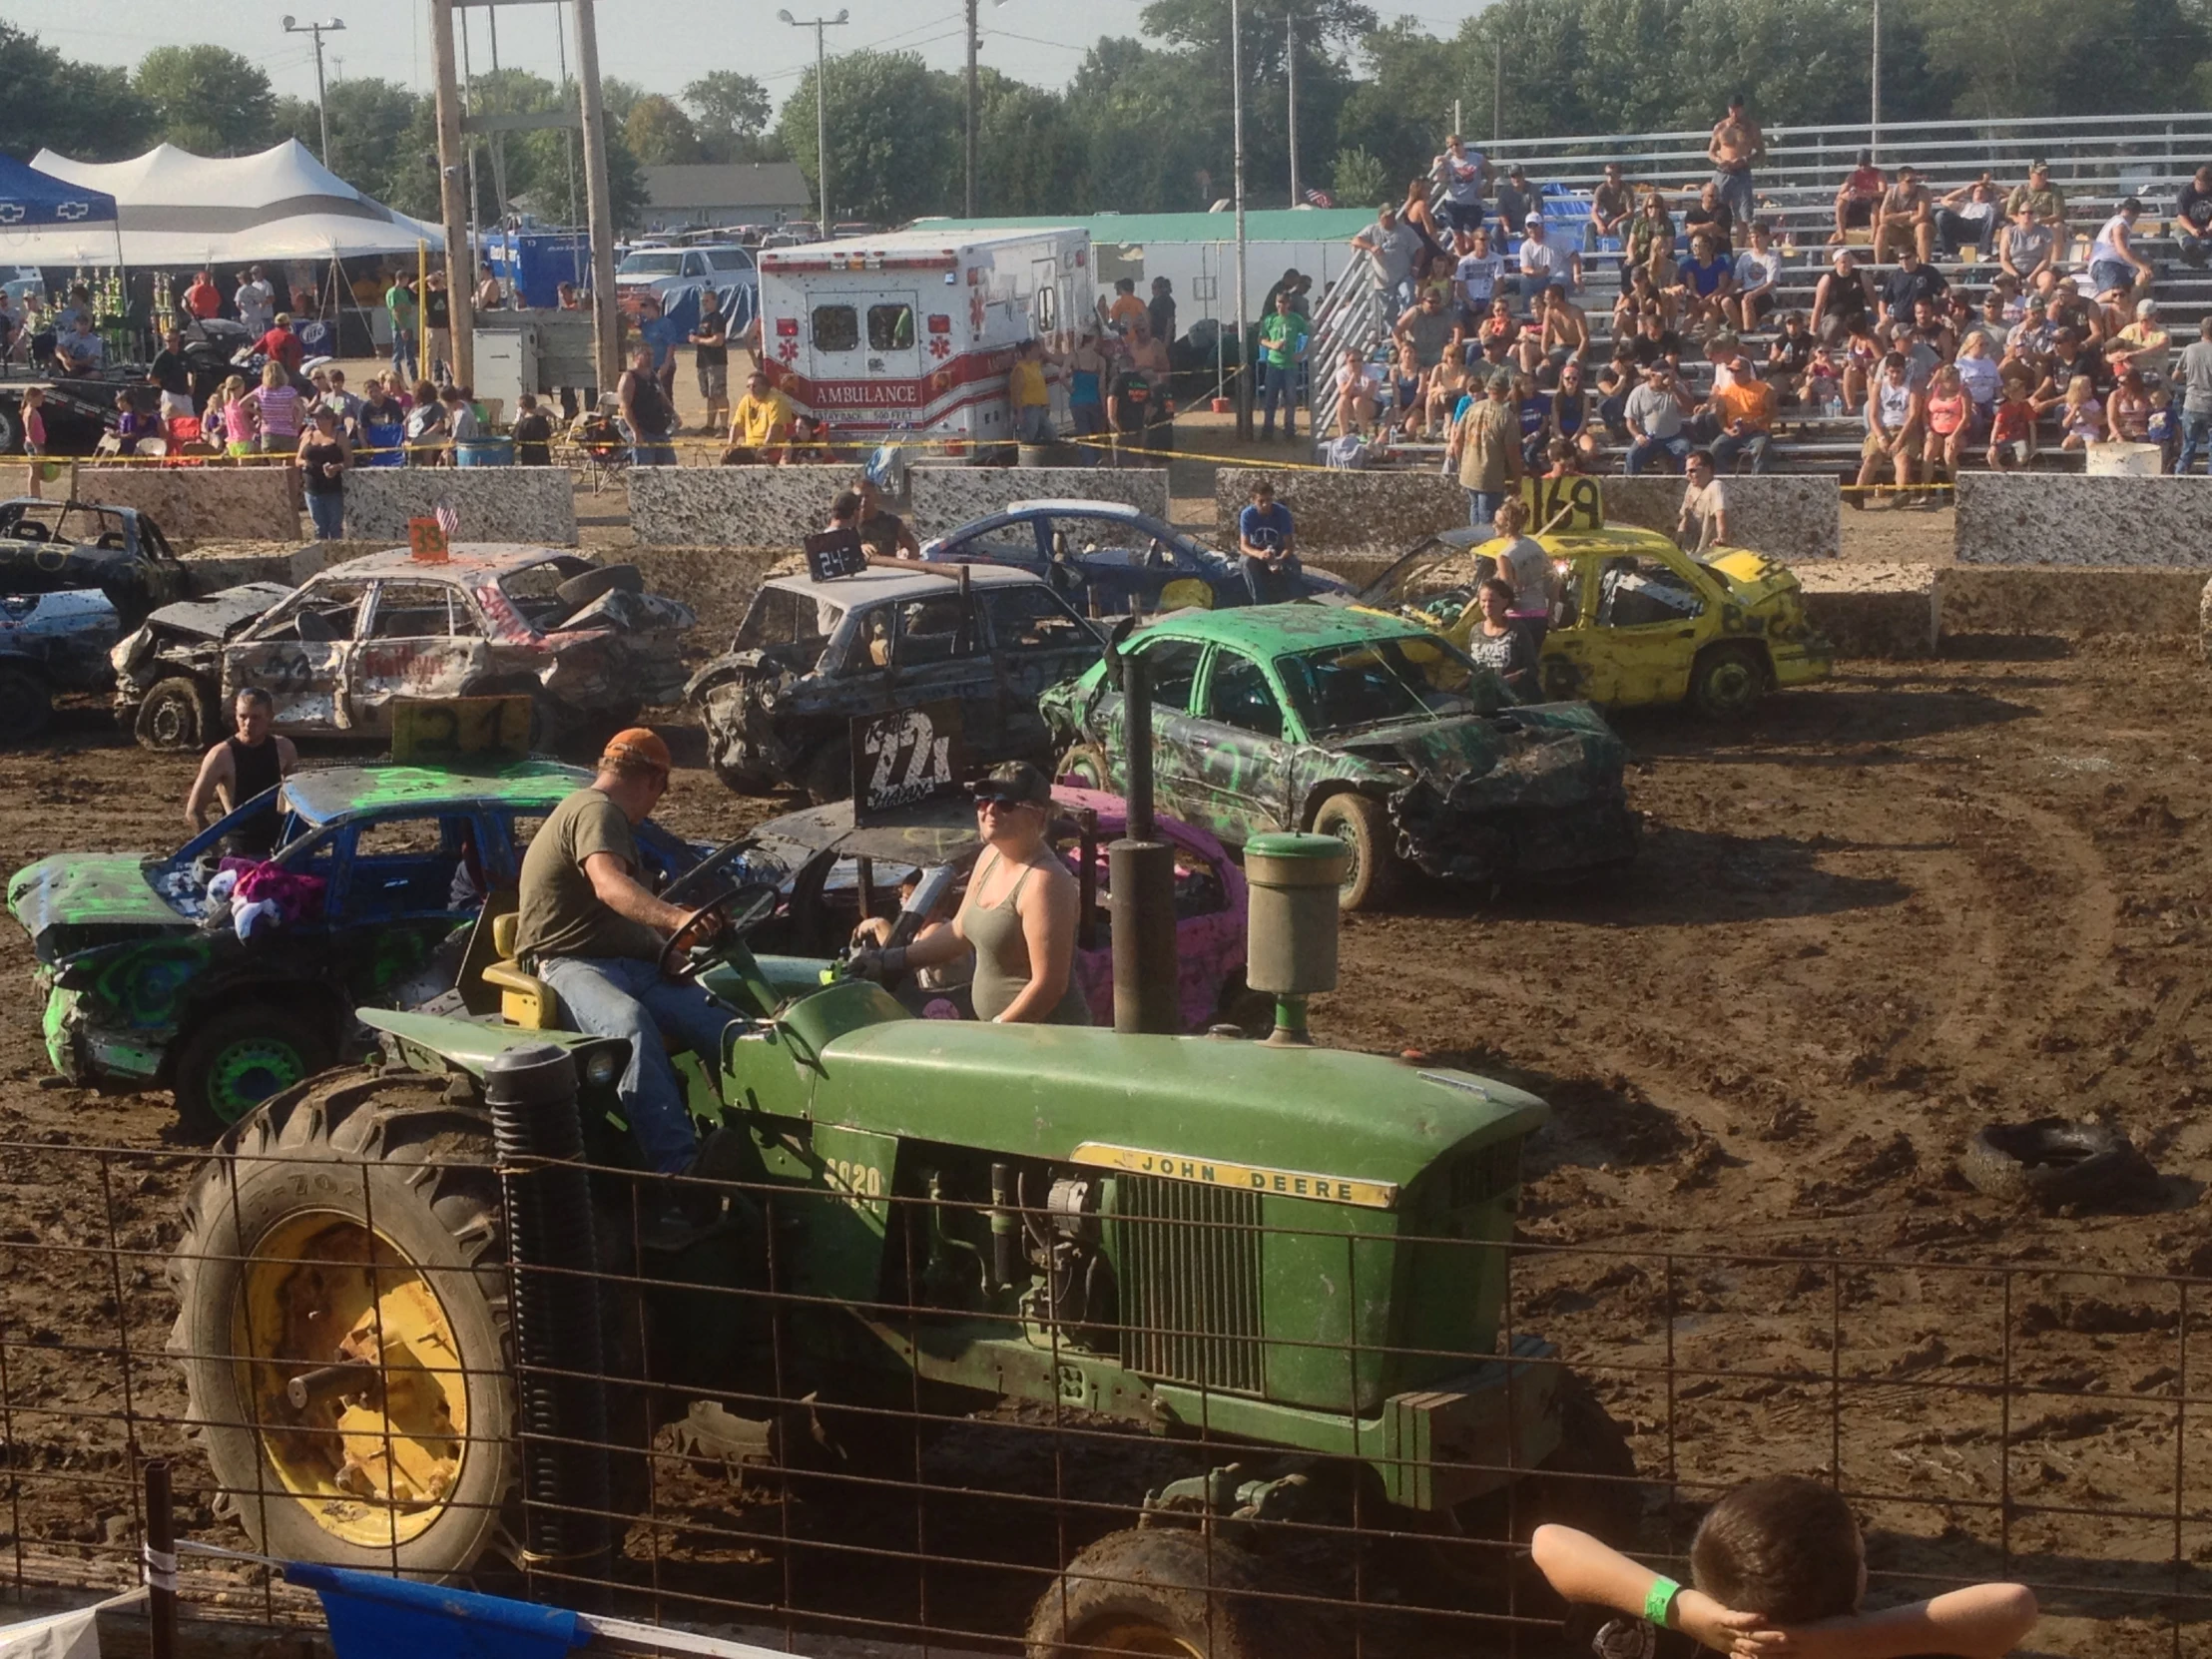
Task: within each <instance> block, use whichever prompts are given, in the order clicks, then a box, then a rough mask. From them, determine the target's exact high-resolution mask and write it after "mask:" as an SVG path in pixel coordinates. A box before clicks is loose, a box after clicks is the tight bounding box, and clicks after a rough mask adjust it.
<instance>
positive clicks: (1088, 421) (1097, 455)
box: [1068, 403, 1108, 466]
mask: <svg viewBox="0 0 2212 1659" xmlns="http://www.w3.org/2000/svg"><path fill="white" fill-rule="evenodd" d="M1068 423H1069V424H1070V425H1072V426H1073V427H1074V428H1075V435H1076V436H1077V437H1078V438H1092V439H1097V438H1101V437H1104V436H1105V435H1106V405H1105V404H1103V403H1070V404H1069V405H1068ZM1079 453H1080V455H1081V457H1082V458H1081V459H1080V460H1078V461H1077V462H1076V463H1075V464H1076V465H1077V466H1104V465H1105V464H1106V461H1107V459H1108V454H1107V450H1106V446H1105V445H1104V444H1103V443H1098V442H1091V443H1086V444H1083V445H1082V446H1081V448H1080V451H1079Z"/></svg>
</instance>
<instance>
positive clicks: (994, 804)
mask: <svg viewBox="0 0 2212 1659" xmlns="http://www.w3.org/2000/svg"><path fill="white" fill-rule="evenodd" d="M1030 805H1031V803H1029V802H1027V801H1024V800H1022V799H1021V798H1020V797H1019V796H1013V795H979V796H977V797H976V798H975V810H976V811H977V812H979V813H980V812H981V811H982V810H983V809H984V808H986V807H990V808H994V809H996V810H997V811H999V812H1001V813H1010V812H1012V811H1013V810H1014V809H1015V808H1016V807H1027V806H1030Z"/></svg>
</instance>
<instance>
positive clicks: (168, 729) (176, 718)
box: [131, 674, 216, 755]
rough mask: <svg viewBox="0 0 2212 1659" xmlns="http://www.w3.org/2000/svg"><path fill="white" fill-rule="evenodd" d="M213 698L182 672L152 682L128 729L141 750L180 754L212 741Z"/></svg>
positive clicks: (213, 721) (214, 728)
mask: <svg viewBox="0 0 2212 1659" xmlns="http://www.w3.org/2000/svg"><path fill="white" fill-rule="evenodd" d="M215 730H216V717H215V699H214V698H213V697H211V696H210V695H209V694H208V688H207V687H206V686H204V685H202V684H201V683H200V682H199V681H198V680H195V679H193V678H192V677H191V676H190V675H186V674H173V675H171V676H170V677H169V678H168V679H166V680H160V681H156V682H155V685H154V689H153V690H152V691H150V692H148V693H147V694H146V697H145V699H144V700H143V701H142V702H141V703H140V704H139V706H138V717H137V718H136V720H134V721H133V722H132V726H131V732H132V735H133V736H134V737H136V738H137V739H138V741H139V747H140V748H142V749H152V750H155V751H157V752H159V753H161V754H165V755H174V754H183V753H185V752H187V751H190V750H198V749H205V748H207V747H208V745H209V744H210V743H212V742H213V741H214V733H215Z"/></svg>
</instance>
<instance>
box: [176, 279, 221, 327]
mask: <svg viewBox="0 0 2212 1659" xmlns="http://www.w3.org/2000/svg"><path fill="white" fill-rule="evenodd" d="M184 303H185V309H186V310H188V311H190V312H191V313H192V314H193V315H194V316H195V317H197V318H199V319H200V320H201V321H203V322H205V321H206V320H207V319H208V318H209V317H211V316H221V315H222V314H223V290H222V289H221V288H219V287H217V286H216V285H215V277H214V276H213V275H212V274H211V273H209V272H205V271H203V272H200V273H198V274H197V275H196V276H194V277H193V279H192V286H191V287H189V288H187V289H185V301H184Z"/></svg>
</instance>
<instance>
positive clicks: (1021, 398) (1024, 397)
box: [1006, 339, 1052, 444]
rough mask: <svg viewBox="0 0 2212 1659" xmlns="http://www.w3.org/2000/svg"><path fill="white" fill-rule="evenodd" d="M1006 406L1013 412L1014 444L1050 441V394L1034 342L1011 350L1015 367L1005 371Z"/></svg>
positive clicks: (1039, 350) (1039, 351) (1030, 341)
mask: <svg viewBox="0 0 2212 1659" xmlns="http://www.w3.org/2000/svg"><path fill="white" fill-rule="evenodd" d="M1006 402H1007V405H1008V407H1009V408H1010V409H1011V410H1012V411H1013V417H1014V441H1015V442H1017V443H1032V444H1035V443H1050V442H1051V441H1052V390H1051V388H1050V387H1049V386H1048V385H1046V384H1045V378H1044V355H1043V351H1042V350H1041V348H1040V347H1039V346H1038V344H1037V342H1036V341H1035V340H1033V339H1025V340H1023V341H1022V342H1021V343H1020V344H1019V345H1017V346H1015V347H1014V366H1013V367H1012V368H1010V369H1008V370H1007V371H1006Z"/></svg>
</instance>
